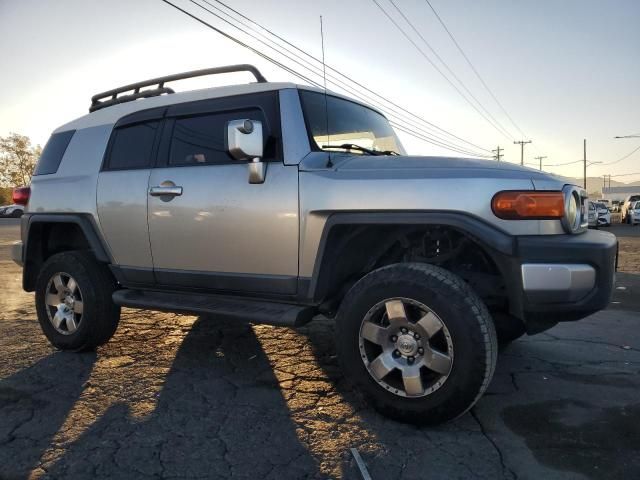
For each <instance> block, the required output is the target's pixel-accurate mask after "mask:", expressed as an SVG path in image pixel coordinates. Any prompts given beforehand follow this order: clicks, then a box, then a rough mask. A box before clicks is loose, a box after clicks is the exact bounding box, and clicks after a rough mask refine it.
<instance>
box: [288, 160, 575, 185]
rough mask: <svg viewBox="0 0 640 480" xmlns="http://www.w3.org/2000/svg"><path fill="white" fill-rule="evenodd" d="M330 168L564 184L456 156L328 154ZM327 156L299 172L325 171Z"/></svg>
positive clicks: (501, 164)
mask: <svg viewBox="0 0 640 480" xmlns="http://www.w3.org/2000/svg"><path fill="white" fill-rule="evenodd" d="M331 161H332V163H333V167H332V168H331V170H333V171H334V172H337V173H338V174H342V175H347V176H349V177H351V176H360V174H361V175H362V176H369V175H375V176H378V177H389V178H403V177H404V178H407V177H409V178H420V177H422V176H424V177H428V178H438V177H442V178H496V179H503V178H504V179H508V178H510V179H528V180H531V181H532V182H534V184H538V183H541V184H542V183H544V184H548V183H551V184H556V183H560V184H564V183H566V182H564V181H563V180H562V179H561V178H559V177H556V176H555V175H550V174H548V173H545V172H541V171H539V170H535V169H533V168H528V167H521V166H520V165H515V164H513V163H508V162H497V161H495V160H478V159H473V158H457V157H420V156H408V155H403V156H386V155H385V156H371V155H347V154H334V153H332V154H331ZM326 164H327V153H324V152H314V154H311V155H309V156H307V157H306V158H305V159H303V161H302V162H301V163H300V168H301V169H302V170H309V171H313V170H318V169H326Z"/></svg>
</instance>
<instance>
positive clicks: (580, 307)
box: [514, 230, 618, 322]
mask: <svg viewBox="0 0 640 480" xmlns="http://www.w3.org/2000/svg"><path fill="white" fill-rule="evenodd" d="M617 248H618V242H617V240H616V237H615V235H613V234H611V233H609V232H600V231H594V230H589V231H587V232H584V233H582V234H579V235H572V234H566V235H537V236H521V237H518V238H517V253H516V256H515V257H514V262H515V263H516V265H517V271H518V276H517V281H518V284H519V285H522V278H521V272H520V265H522V264H523V263H569V264H574V263H575V264H587V265H590V266H592V267H593V268H594V270H595V272H596V282H595V286H594V288H593V289H592V290H591V292H589V293H588V294H587V295H585V296H584V297H583V298H582V299H580V300H577V301H574V302H551V301H549V300H548V299H546V300H545V301H541V300H540V296H539V295H536V296H532V295H527V294H526V292H522V296H523V299H522V308H523V315H524V318H525V320H526V321H527V322H531V321H535V320H536V319H545V320H549V319H553V320H555V321H557V322H562V321H571V320H579V319H580V318H583V317H586V316H587V315H590V314H592V313H594V312H597V311H598V310H602V309H603V308H606V307H607V306H608V305H609V302H610V301H611V294H612V292H613V287H614V275H615V265H616V257H617ZM549 298H550V297H549Z"/></svg>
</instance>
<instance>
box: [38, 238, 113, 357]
mask: <svg viewBox="0 0 640 480" xmlns="http://www.w3.org/2000/svg"><path fill="white" fill-rule="evenodd" d="M115 288H116V284H115V281H114V280H113V277H112V276H111V274H110V272H109V270H108V268H107V267H106V265H103V264H100V263H98V262H97V261H96V260H95V258H94V257H93V255H91V254H90V253H88V252H80V251H73V252H63V253H58V254H56V255H53V256H52V257H50V258H49V259H48V260H47V261H46V262H45V264H44V265H43V267H42V269H41V270H40V273H39V275H38V279H37V281H36V310H37V313H38V321H39V322H40V326H41V328H42V331H43V332H44V334H45V336H46V337H47V339H48V340H49V341H50V342H51V343H52V344H53V345H54V346H55V347H57V348H59V349H61V350H75V351H82V350H89V349H92V348H95V347H97V346H99V345H102V344H103V343H106V342H107V341H108V340H109V339H110V338H111V337H112V336H113V334H114V333H115V331H116V328H117V326H118V321H119V319H120V307H119V306H117V305H115V304H114V303H113V301H112V299H111V295H112V293H113V291H114V289H115Z"/></svg>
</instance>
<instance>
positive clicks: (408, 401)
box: [336, 263, 498, 424]
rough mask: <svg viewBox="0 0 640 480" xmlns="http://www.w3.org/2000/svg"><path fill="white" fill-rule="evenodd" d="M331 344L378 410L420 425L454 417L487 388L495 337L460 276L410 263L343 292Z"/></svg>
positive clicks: (369, 277) (387, 269)
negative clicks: (345, 293)
mask: <svg viewBox="0 0 640 480" xmlns="http://www.w3.org/2000/svg"><path fill="white" fill-rule="evenodd" d="M336 344H337V351H338V356H339V358H340V361H341V364H342V368H343V370H344V372H345V375H346V376H347V377H348V378H349V379H350V380H351V381H352V382H353V383H354V384H355V385H356V386H357V387H359V389H360V390H361V391H362V392H363V393H364V395H365V397H366V398H367V399H368V400H369V401H370V402H371V403H372V404H373V406H374V407H375V408H376V409H377V410H379V411H380V412H382V413H383V414H385V415H387V416H390V417H392V418H395V419H397V420H400V421H405V422H410V423H417V424H424V423H431V424H433V423H440V422H443V421H446V420H450V419H453V418H456V417H458V416H460V415H462V414H463V413H465V412H466V411H467V410H469V409H470V408H471V407H472V406H473V404H474V403H475V402H476V401H477V400H478V398H480V396H481V395H482V393H483V392H484V391H485V390H486V388H487V386H488V385H489V382H490V380H491V377H492V376H493V371H494V368H495V364H496V357H497V350H498V349H497V340H496V333H495V329H494V326H493V323H492V320H491V317H490V316H489V312H488V311H487V309H486V307H485V306H484V304H483V303H482V301H481V300H480V298H479V297H478V296H477V295H476V293H475V292H474V291H473V290H472V289H471V288H470V287H469V286H468V285H467V284H466V283H465V282H464V281H463V280H462V279H461V278H459V277H458V276H456V275H454V274H452V273H451V272H448V271H446V270H444V269H442V268H439V267H435V266H432V265H426V264H418V263H407V264H396V265H391V266H388V267H383V268H380V269H378V270H375V271H374V272H372V273H370V274H368V275H367V276H365V277H364V278H363V279H361V280H360V281H359V282H358V283H356V284H355V285H354V287H353V288H352V289H351V290H350V291H349V292H348V294H347V296H346V297H345V299H344V301H343V303H342V305H341V306H340V310H339V312H338V317H337V325H336Z"/></svg>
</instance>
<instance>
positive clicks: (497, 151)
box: [491, 145, 504, 161]
mask: <svg viewBox="0 0 640 480" xmlns="http://www.w3.org/2000/svg"><path fill="white" fill-rule="evenodd" d="M491 151H492V152H493V153H495V154H496V155H495V157H493V158H495V159H496V160H497V161H500V159H501V158H502V157H504V154H502V155H501V154H500V152H502V151H504V148H500V145H498V147H497V148H496V149H495V150H491Z"/></svg>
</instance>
